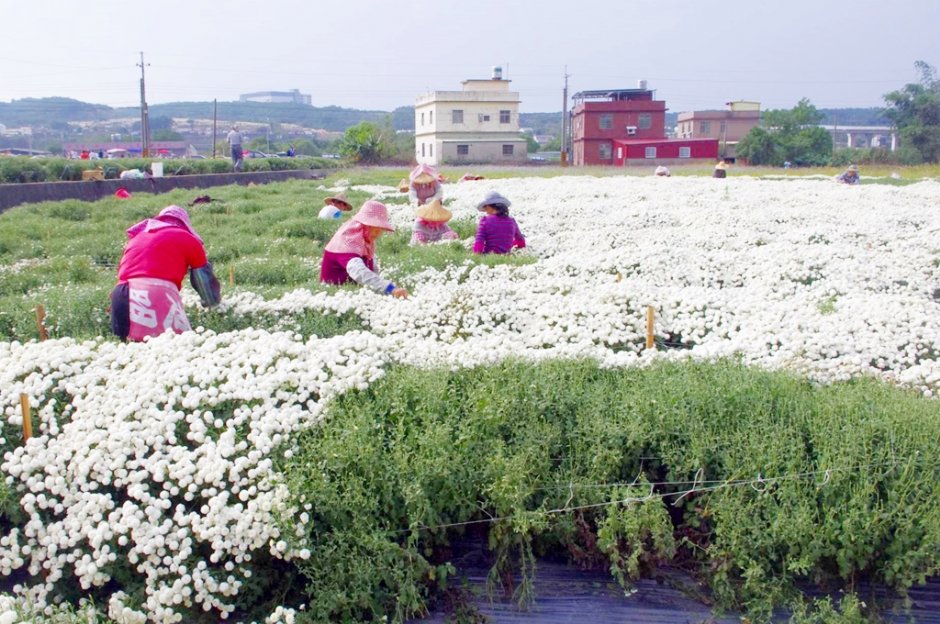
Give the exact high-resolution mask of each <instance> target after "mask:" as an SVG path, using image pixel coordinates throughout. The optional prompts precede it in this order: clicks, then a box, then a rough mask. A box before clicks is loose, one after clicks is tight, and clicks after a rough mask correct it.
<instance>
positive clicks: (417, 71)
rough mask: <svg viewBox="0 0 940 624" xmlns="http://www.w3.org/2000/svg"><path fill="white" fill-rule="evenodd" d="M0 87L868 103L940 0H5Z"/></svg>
mask: <svg viewBox="0 0 940 624" xmlns="http://www.w3.org/2000/svg"><path fill="white" fill-rule="evenodd" d="M0 23H2V29H0V30H2V33H0V101H3V102H9V101H10V100H12V99H20V98H25V97H49V96H63V97H70V98H75V99H77V100H81V101H84V102H91V103H97V104H107V105H110V106H137V105H138V104H139V103H140V68H139V67H138V66H137V63H139V62H140V52H143V53H144V60H145V62H146V63H147V66H146V68H145V71H146V91H147V101H148V103H150V104H159V103H164V102H177V101H211V100H213V99H217V100H219V101H231V100H237V99H238V96H239V94H241V93H249V92H252V91H287V90H291V89H299V90H300V91H301V92H302V93H305V94H309V95H311V96H312V100H313V105H314V106H329V105H336V106H343V107H348V108H358V109H367V110H392V109H394V108H396V107H398V106H410V105H413V104H414V101H415V98H416V97H417V96H419V95H421V94H423V93H427V92H429V91H446V90H459V89H460V88H461V85H460V83H461V81H462V80H466V79H468V78H487V77H489V76H490V74H491V71H492V68H493V67H494V66H501V67H502V70H503V77H504V78H507V79H509V80H511V81H512V82H511V89H512V90H513V91H518V92H519V94H520V97H521V100H522V103H521V106H520V110H521V111H522V112H555V111H560V110H561V108H562V100H563V97H562V89H563V87H564V76H565V68H566V67H567V73H568V74H569V76H570V77H569V79H568V84H569V93H575V92H577V91H580V90H593V89H609V88H634V87H636V86H637V81H638V80H641V79H645V80H647V84H648V88H651V89H655V91H656V97H657V99H661V100H665V101H666V106H667V107H668V109H669V110H670V111H674V112H681V111H686V110H696V109H698V110H701V109H716V108H723V107H724V103H725V102H727V101H729V100H756V101H759V102H761V105H762V108H764V109H769V108H791V107H792V106H793V105H795V104H796V102H797V101H798V100H799V99H800V98H802V97H807V98H809V99H810V101H811V102H812V103H813V104H814V105H815V106H816V107H817V108H844V107H856V106H858V107H869V106H882V105H883V104H884V101H883V99H882V96H883V95H884V94H885V93H887V92H889V91H892V90H894V89H898V88H901V87H903V85H904V84H906V83H909V82H914V81H915V80H916V77H917V76H916V73H915V71H914V62H915V61H917V60H924V61H927V62H928V63H930V64H931V65H933V66H934V67H937V66H938V65H940V37H938V33H937V30H938V27H940V0H892V1H891V2H889V1H888V0H855V1H854V2H831V1H829V0H789V1H783V0H724V1H717V0H716V1H711V2H709V1H705V0H682V1H679V0H675V1H669V0H658V1H654V0H649V1H648V0H568V1H565V2H561V1H560V0H527V1H522V0H461V1H459V2H458V1H454V0H436V1H430V0H382V1H379V0H331V1H329V2H325V1H323V0H267V1H266V2H262V1H259V0H250V1H249V0H226V1H224V2H221V1H211V0H186V1H183V0H158V1H154V2H139V1H129V0H120V1H117V0H88V1H86V2H75V1H74V0H30V1H28V2H27V1H25V0H23V1H19V0H2V2H0Z"/></svg>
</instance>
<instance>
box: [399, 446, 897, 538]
mask: <svg viewBox="0 0 940 624" xmlns="http://www.w3.org/2000/svg"><path fill="white" fill-rule="evenodd" d="M901 463H902V462H900V461H893V462H873V463H869V464H858V465H855V466H848V467H845V468H827V469H825V470H814V471H811V472H798V473H794V474H789V475H781V476H776V477H764V476H762V475H760V474H758V475H757V478H756V479H726V480H724V481H682V482H671V481H662V482H657V483H642V484H639V483H634V484H623V486H624V487H641V486H642V487H643V488H644V489H645V488H646V487H647V486H648V487H649V494H646V495H645V496H629V497H627V498H622V499H619V500H614V501H606V502H603V503H590V504H587V505H576V506H574V507H572V506H569V505H567V504H566V505H565V506H564V507H559V508H556V509H546V510H542V511H539V510H532V511H530V512H526V513H527V514H534V515H541V516H551V515H557V514H563V513H570V512H574V511H583V510H588V509H598V508H600V507H608V506H611V505H623V506H628V505H631V504H634V503H645V502H648V501H652V500H662V499H665V498H669V497H679V498H680V499H681V498H683V497H685V496H688V495H690V494H698V493H703V492H714V491H717V490H722V489H725V488H733V487H741V486H750V487H751V488H752V489H754V490H755V491H757V492H764V491H766V490H767V489H768V488H769V487H770V486H771V485H773V484H774V483H776V482H779V481H788V480H800V479H807V478H810V477H813V478H815V477H818V476H820V475H822V476H823V481H822V483H820V484H819V487H822V486H824V485H826V484H828V483H829V481H830V479H831V476H832V473H833V472H845V471H849V470H852V471H855V470H860V469H863V468H870V467H873V466H885V465H890V467H891V468H892V469H893V468H895V467H896V466H899V465H901ZM689 483H691V484H692V487H690V488H688V489H686V490H680V491H678V492H658V493H657V492H655V488H656V487H657V486H661V485H687V484H689ZM706 483H712V484H714V485H705V484H706ZM597 485H599V486H600V485H601V484H597ZM570 487H574V486H570ZM569 500H570V498H569ZM514 517H515V516H511V515H510V516H490V517H489V518H481V519H479V520H465V521H463V522H448V523H444V524H438V525H434V526H424V525H419V526H415V527H412V528H410V529H399V530H395V531H387V533H388V534H391V535H395V534H403V533H411V532H413V531H415V530H420V531H437V530H439V529H452V528H457V527H465V526H473V525H479V524H493V523H496V522H502V521H506V520H512V519H513V518H514Z"/></svg>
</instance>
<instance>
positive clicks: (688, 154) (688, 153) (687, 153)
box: [679, 147, 692, 158]
mask: <svg viewBox="0 0 940 624" xmlns="http://www.w3.org/2000/svg"><path fill="white" fill-rule="evenodd" d="M679 158H692V148H691V147H680V148H679Z"/></svg>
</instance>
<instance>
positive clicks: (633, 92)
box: [571, 89, 654, 101]
mask: <svg viewBox="0 0 940 624" xmlns="http://www.w3.org/2000/svg"><path fill="white" fill-rule="evenodd" d="M653 93H654V91H653V90H652V89H599V90H594V91H578V92H577V93H575V94H574V95H573V96H571V97H572V99H574V100H608V101H618V100H632V99H634V98H635V97H636V96H638V95H648V96H650V97H653Z"/></svg>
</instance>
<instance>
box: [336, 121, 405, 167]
mask: <svg viewBox="0 0 940 624" xmlns="http://www.w3.org/2000/svg"><path fill="white" fill-rule="evenodd" d="M394 152H395V150H394V147H393V146H392V143H391V137H390V136H389V135H388V133H387V132H383V130H382V128H380V127H379V126H377V125H376V124H374V123H370V122H368V121H363V122H361V123H358V124H356V125H355V126H352V127H351V128H347V129H346V132H345V133H344V134H343V140H342V141H341V142H340V153H341V154H342V155H343V156H345V157H346V158H349V159H350V160H352V161H353V162H355V163H359V164H363V165H375V164H378V163H380V162H382V161H383V160H385V159H386V158H388V157H389V156H391V155H392V154H393V153H394Z"/></svg>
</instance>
